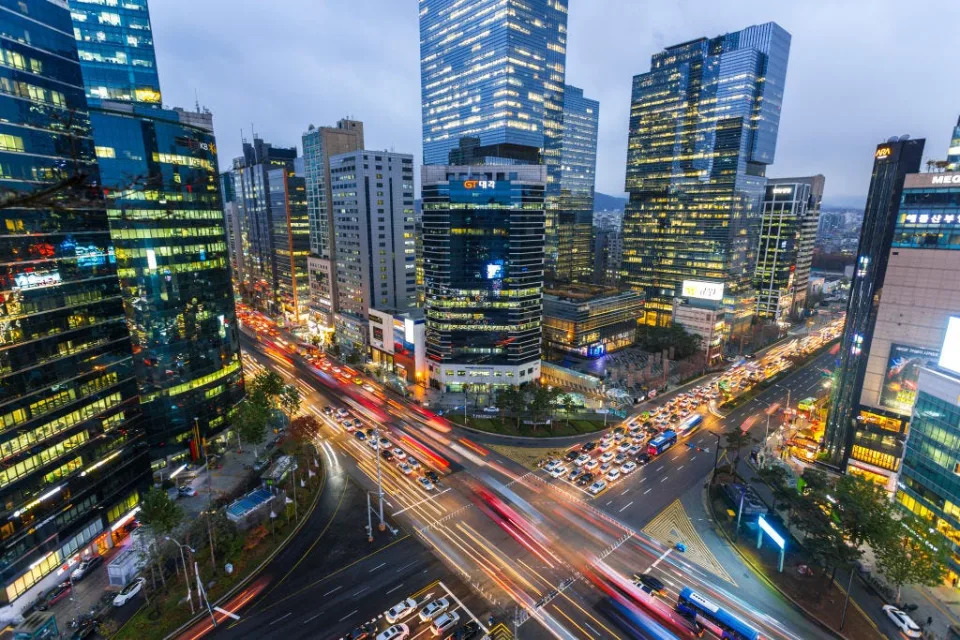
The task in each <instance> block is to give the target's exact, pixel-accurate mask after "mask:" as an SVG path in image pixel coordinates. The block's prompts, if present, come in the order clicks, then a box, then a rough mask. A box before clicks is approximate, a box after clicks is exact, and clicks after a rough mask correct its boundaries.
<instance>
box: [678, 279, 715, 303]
mask: <svg viewBox="0 0 960 640" xmlns="http://www.w3.org/2000/svg"><path fill="white" fill-rule="evenodd" d="M683 297H684V298H698V299H700V300H723V283H722V282H706V281H702V280H684V281H683Z"/></svg>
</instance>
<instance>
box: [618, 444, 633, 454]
mask: <svg viewBox="0 0 960 640" xmlns="http://www.w3.org/2000/svg"><path fill="white" fill-rule="evenodd" d="M630 447H631V444H630V443H629V442H621V443H620V446H619V447H617V452H618V453H626V452H627V451H629V450H630Z"/></svg>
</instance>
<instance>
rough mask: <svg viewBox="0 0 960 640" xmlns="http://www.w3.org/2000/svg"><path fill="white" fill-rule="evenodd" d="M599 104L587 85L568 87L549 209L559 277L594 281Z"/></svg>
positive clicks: (551, 259)
mask: <svg viewBox="0 0 960 640" xmlns="http://www.w3.org/2000/svg"><path fill="white" fill-rule="evenodd" d="M599 117H600V103H599V102H597V101H596V100H591V99H590V98H585V97H583V89H579V88H577V87H574V86H571V85H566V86H565V87H564V89H563V135H562V137H561V151H560V184H559V190H557V189H554V192H555V193H556V194H557V201H556V207H555V208H552V209H550V210H549V211H548V214H549V215H548V218H547V229H546V243H547V246H546V250H545V254H546V256H545V257H546V277H547V280H548V281H550V280H552V281H555V282H558V283H559V282H589V281H590V279H591V276H592V274H593V258H592V255H591V253H590V244H591V240H592V236H593V190H594V184H595V182H596V173H597V125H598V123H599Z"/></svg>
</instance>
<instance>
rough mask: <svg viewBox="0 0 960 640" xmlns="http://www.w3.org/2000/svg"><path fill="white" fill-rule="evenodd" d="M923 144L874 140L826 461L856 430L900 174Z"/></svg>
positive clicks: (836, 461)
mask: <svg viewBox="0 0 960 640" xmlns="http://www.w3.org/2000/svg"><path fill="white" fill-rule="evenodd" d="M923 146H924V141H923V140H922V139H919V140H909V139H899V140H898V139H896V138H891V139H890V140H889V141H888V142H884V143H882V144H879V145H877V148H876V151H875V152H874V161H873V174H872V176H871V178H870V189H869V191H868V192H867V205H866V208H865V209H864V214H863V226H862V227H861V231H860V243H859V246H858V247H857V260H856V262H855V263H854V274H853V281H852V282H851V285H850V298H849V300H848V301H847V317H846V324H845V326H844V329H843V337H842V338H841V341H840V366H839V367H838V369H837V375H836V379H835V381H834V385H833V392H832V398H831V407H830V416H829V418H828V420H827V429H826V435H825V436H824V448H825V449H826V451H827V453H828V454H829V456H830V462H831V463H832V464H833V465H835V466H837V467H839V468H845V467H846V465H847V460H848V459H849V458H850V453H851V449H852V447H853V441H854V435H855V433H856V430H857V429H856V417H857V414H858V405H859V402H858V396H859V394H860V392H861V389H862V388H863V384H864V375H865V372H866V365H867V354H868V353H869V352H870V349H871V341H872V340H873V330H874V325H875V323H876V319H877V309H878V307H879V302H880V297H881V294H882V291H883V284H884V277H885V275H886V271H887V261H888V259H889V257H890V245H891V243H892V241H893V236H894V229H895V227H896V224H897V212H898V211H899V209H900V197H901V194H902V192H903V181H904V177H905V176H906V175H907V174H908V173H916V172H917V171H918V170H919V168H920V160H921V158H922V156H923Z"/></svg>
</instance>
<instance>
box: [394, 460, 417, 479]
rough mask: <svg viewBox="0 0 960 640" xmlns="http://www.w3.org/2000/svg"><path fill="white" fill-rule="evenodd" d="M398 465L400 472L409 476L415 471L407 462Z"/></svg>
mask: <svg viewBox="0 0 960 640" xmlns="http://www.w3.org/2000/svg"><path fill="white" fill-rule="evenodd" d="M397 467H398V468H399V469H400V473H402V474H403V475H405V476H408V475H410V474H411V473H413V467H411V466H410V465H408V464H407V463H405V462H404V463H401V464H399V465H397Z"/></svg>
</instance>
